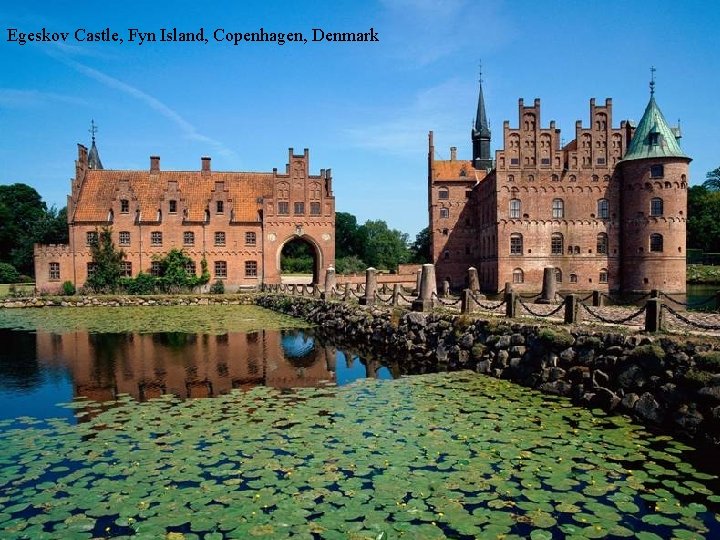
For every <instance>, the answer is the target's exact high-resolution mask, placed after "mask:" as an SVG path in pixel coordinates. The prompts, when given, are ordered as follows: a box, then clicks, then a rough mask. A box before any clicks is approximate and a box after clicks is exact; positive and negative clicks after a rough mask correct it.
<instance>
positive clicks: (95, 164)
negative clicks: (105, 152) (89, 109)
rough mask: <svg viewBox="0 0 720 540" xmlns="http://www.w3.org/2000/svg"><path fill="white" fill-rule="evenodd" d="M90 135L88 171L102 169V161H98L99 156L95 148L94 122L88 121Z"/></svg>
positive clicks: (95, 127)
mask: <svg viewBox="0 0 720 540" xmlns="http://www.w3.org/2000/svg"><path fill="white" fill-rule="evenodd" d="M89 131H90V133H91V134H92V146H90V151H89V152H88V169H102V168H103V166H102V161H100V154H99V153H98V149H97V146H95V133H97V126H96V125H95V120H91V121H90V129H89Z"/></svg>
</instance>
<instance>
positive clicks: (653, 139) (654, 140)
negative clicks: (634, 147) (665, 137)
mask: <svg viewBox="0 0 720 540" xmlns="http://www.w3.org/2000/svg"><path fill="white" fill-rule="evenodd" d="M648 139H649V140H648V142H649V143H650V146H657V145H658V144H660V133H658V132H657V131H651V132H650V133H649V134H648Z"/></svg>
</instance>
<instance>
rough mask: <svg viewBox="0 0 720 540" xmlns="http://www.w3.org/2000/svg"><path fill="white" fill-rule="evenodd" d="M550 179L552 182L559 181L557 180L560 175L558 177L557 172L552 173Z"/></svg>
mask: <svg viewBox="0 0 720 540" xmlns="http://www.w3.org/2000/svg"><path fill="white" fill-rule="evenodd" d="M550 180H551V181H552V182H559V181H560V177H559V176H558V175H557V174H553V175H552V176H551V177H550Z"/></svg>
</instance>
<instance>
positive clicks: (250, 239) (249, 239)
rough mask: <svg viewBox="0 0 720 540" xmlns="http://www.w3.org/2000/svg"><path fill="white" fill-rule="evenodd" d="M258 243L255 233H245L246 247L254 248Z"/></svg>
mask: <svg viewBox="0 0 720 540" xmlns="http://www.w3.org/2000/svg"><path fill="white" fill-rule="evenodd" d="M256 243H257V236H256V235H255V233H254V232H246V233H245V245H246V246H254V245H255V244H256Z"/></svg>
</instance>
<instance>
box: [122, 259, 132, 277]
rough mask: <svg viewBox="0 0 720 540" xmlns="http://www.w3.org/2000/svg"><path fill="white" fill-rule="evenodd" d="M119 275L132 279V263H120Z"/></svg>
mask: <svg viewBox="0 0 720 540" xmlns="http://www.w3.org/2000/svg"><path fill="white" fill-rule="evenodd" d="M120 275H121V276H122V277H132V263H131V262H130V261H123V262H122V263H120Z"/></svg>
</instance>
